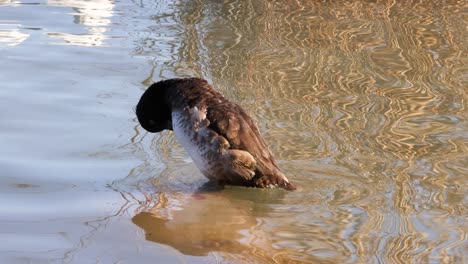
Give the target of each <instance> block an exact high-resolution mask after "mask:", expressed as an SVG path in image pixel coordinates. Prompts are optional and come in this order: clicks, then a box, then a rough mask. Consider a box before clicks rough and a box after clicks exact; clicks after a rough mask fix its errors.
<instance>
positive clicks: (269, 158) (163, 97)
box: [136, 78, 296, 190]
mask: <svg viewBox="0 0 468 264" xmlns="http://www.w3.org/2000/svg"><path fill="white" fill-rule="evenodd" d="M136 114H137V117H138V121H139V122H140V124H141V126H142V127H143V128H144V129H146V130H147V131H149V132H152V133H156V132H160V131H162V130H164V129H168V130H173V131H174V134H175V137H176V138H177V140H178V141H179V143H180V144H181V145H182V146H183V147H184V148H185V149H186V150H187V152H188V153H189V154H190V156H191V157H192V159H193V161H194V162H195V164H196V165H197V167H198V168H199V169H200V171H201V172H202V173H203V174H204V175H205V176H206V177H207V178H208V179H209V180H210V181H215V182H217V183H218V184H221V185H225V184H228V185H240V186H249V187H260V188H276V187H279V188H284V189H286V190H295V189H296V187H295V186H294V185H293V184H291V183H290V182H289V180H288V179H287V178H286V176H284V174H283V173H282V172H281V171H280V169H279V168H278V165H276V162H275V160H274V158H273V155H272V154H271V152H270V150H269V149H268V146H267V145H266V144H265V142H264V140H263V138H262V136H261V135H260V132H259V130H258V128H257V126H256V125H255V124H254V122H253V120H252V118H250V116H249V115H248V114H247V113H246V112H245V111H244V110H243V109H242V108H241V107H240V106H239V105H237V104H235V103H233V102H230V101H229V100H227V99H226V98H224V96H223V95H221V94H220V93H219V92H218V91H216V90H215V89H214V88H213V87H212V86H211V85H210V84H208V82H207V81H206V80H204V79H200V78H181V79H169V80H164V81H159V82H157V83H154V84H152V85H151V86H150V87H149V88H148V89H147V90H146V91H145V93H144V94H143V95H142V96H141V99H140V101H139V102H138V105H137V107H136Z"/></svg>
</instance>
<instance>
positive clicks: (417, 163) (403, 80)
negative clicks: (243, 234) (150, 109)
mask: <svg viewBox="0 0 468 264" xmlns="http://www.w3.org/2000/svg"><path fill="white" fill-rule="evenodd" d="M147 4H148V5H150V6H151V4H150V3H147ZM464 8H465V9H466V4H463V3H460V2H456V1H448V2H444V3H443V4H442V3H441V2H440V3H439V2H437V1H331V2H317V1H288V4H285V3H284V2H278V1H276V2H275V1H257V2H254V3H253V2H248V1H247V2H246V1H235V0H233V1H227V2H223V3H218V2H213V1H187V2H182V3H179V4H175V5H174V6H169V10H170V11H167V10H160V11H155V12H154V15H153V16H152V19H153V20H154V21H153V23H154V24H155V25H160V26H161V27H162V28H163V29H164V30H162V31H157V30H153V29H152V30H148V31H147V32H146V35H145V38H144V41H142V42H140V43H139V46H138V49H137V51H136V55H141V56H149V55H150V54H156V55H155V56H154V65H155V66H154V69H153V72H152V77H153V78H154V79H155V80H159V79H163V78H169V77H174V76H188V75H195V76H202V77H206V78H209V79H210V81H211V82H212V83H214V85H215V86H216V87H218V88H219V89H220V90H221V91H222V92H223V93H224V94H225V95H226V96H227V97H229V98H230V99H233V100H235V101H237V102H240V104H241V105H242V106H244V107H245V108H246V109H247V110H248V111H249V112H250V113H252V114H253V115H254V117H255V119H256V120H257V122H258V124H259V126H260V129H261V130H262V131H263V132H264V133H265V138H266V140H267V142H269V145H270V147H271V149H272V151H273V153H275V155H276V156H277V157H278V158H279V159H280V163H281V166H282V167H283V168H284V170H285V172H286V173H287V174H288V175H289V177H291V178H292V179H293V181H295V182H297V183H298V185H300V186H301V187H302V189H303V192H302V196H303V197H301V198H302V199H300V198H299V196H300V195H298V196H296V194H290V195H288V196H287V197H286V198H285V199H284V200H283V201H281V202H280V203H279V205H278V206H279V207H282V206H284V207H285V208H289V209H290V210H291V211H290V213H288V214H285V215H287V216H286V217H284V218H282V217H279V216H278V215H275V214H274V213H273V214H272V215H271V214H268V215H269V217H265V219H268V221H270V222H269V223H270V225H271V226H268V225H267V224H265V223H263V224H261V227H260V229H262V230H263V231H264V232H265V233H266V234H268V236H270V237H271V240H269V242H270V243H272V245H276V246H277V245H282V247H280V248H282V249H284V250H286V251H287V249H290V250H291V249H293V250H292V251H295V252H306V253H305V255H307V256H309V257H310V258H311V259H312V258H314V257H316V258H317V257H319V258H320V261H322V262H323V261H325V262H326V261H330V262H337V261H347V260H348V261H349V260H350V261H351V262H363V263H367V262H373V263H377V262H391V263H408V262H415V263H421V262H423V263H426V262H444V263H461V262H463V261H464V260H465V257H464V255H466V254H465V253H466V233H467V229H466V215H467V210H466V208H468V200H467V199H466V198H465V196H464V195H463V194H464V193H466V192H467V191H468V188H467V186H468V182H467V179H466V177H465V176H466V173H467V171H466V168H467V167H468V163H467V162H466V160H467V159H466V157H467V153H468V149H467V145H466V142H467V140H468V136H467V134H466V131H467V122H466V117H467V116H466V110H465V109H466V89H465V87H466V78H465V77H466V59H464V58H465V57H466V56H467V55H468V53H467V49H466V47H468V43H467V39H468V38H466V30H465V28H466V20H464V19H463V17H464V15H463V14H464V11H463V9H464ZM162 57H164V59H163V58H162ZM168 58H169V59H168ZM463 76H465V77H463ZM164 138H166V140H162V139H161V138H160V137H159V136H158V140H157V141H153V142H152V146H151V148H150V149H148V150H147V151H149V152H155V153H157V154H156V158H157V159H158V160H160V161H161V162H163V163H164V164H166V165H167V167H168V169H167V170H166V171H164V172H162V173H161V174H157V175H158V177H159V179H160V181H158V183H157V185H156V186H159V184H161V182H165V181H169V179H170V181H178V179H179V177H190V173H183V170H181V167H180V164H183V163H184V157H183V156H184V155H185V154H184V151H183V150H182V149H181V148H180V147H179V146H177V144H176V143H175V142H174V140H173V138H172V137H171V134H170V133H168V134H167V135H165V136H164ZM174 146H175V147H174ZM146 162H147V163H146V164H149V162H150V161H146ZM172 167H174V168H172ZM192 174H193V173H192ZM320 182H322V184H320ZM317 185H319V186H320V187H321V188H320V189H317ZM312 201H318V203H319V204H325V205H326V206H325V207H319V208H317V206H316V205H315V204H314V203H313V202H312ZM311 208H314V209H315V210H317V212H320V213H323V214H324V215H325V217H322V218H320V217H318V216H316V215H314V214H309V213H308V212H307V211H308V210H313V209H311ZM257 209H258V208H257ZM296 209H297V210H298V211H295V210H296ZM199 210H201V209H199ZM273 211H274V210H273ZM211 214H213V213H211ZM253 217H255V218H257V219H258V218H259V216H258V215H256V214H255V213H254V214H253ZM260 218H262V217H260ZM262 219H263V218H262ZM292 219H294V220H292ZM299 219H300V220H299ZM268 221H267V222H268ZM318 226H320V227H322V228H323V229H319V230H320V232H314V230H315V231H316V229H317V227H318ZM269 227H270V228H271V229H269ZM332 230H334V231H335V232H333V231H332ZM283 231H284V232H286V233H288V235H285V236H284V237H279V236H278V234H281V233H282V232H283ZM234 240H239V239H238V238H234ZM162 243H164V242H162ZM319 245H320V246H319ZM332 252H339V254H334V253H332ZM343 256H345V257H346V258H343Z"/></svg>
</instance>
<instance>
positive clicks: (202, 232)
mask: <svg viewBox="0 0 468 264" xmlns="http://www.w3.org/2000/svg"><path fill="white" fill-rule="evenodd" d="M235 188H238V189H249V188H242V187H235ZM233 192H234V193H233ZM236 192H237V191H236V190H227V191H226V190H224V191H218V192H196V193H193V194H182V193H179V194H174V193H172V194H170V193H160V194H158V197H157V198H154V199H156V200H158V201H157V202H156V205H155V206H154V207H152V208H150V209H148V208H145V209H143V210H144V211H140V212H139V213H137V214H136V215H135V216H134V217H133V218H132V221H133V223H134V224H136V225H137V226H139V227H140V228H142V229H143V230H144V232H145V238H146V240H149V241H153V242H156V243H160V244H165V245H168V246H171V247H172V248H175V249H177V250H178V251H179V252H180V253H182V254H184V255H191V256H207V255H210V253H220V254H228V255H229V256H230V257H229V258H234V259H235V260H237V261H241V262H245V261H248V262H252V261H253V262H258V261H270V262H272V263H275V262H278V263H294V262H296V261H294V260H292V259H291V258H290V257H291V255H289V254H288V252H286V251H283V250H280V249H275V248H273V246H272V245H271V242H270V241H269V238H268V236H267V235H266V233H265V232H264V231H263V230H262V227H261V223H262V220H261V219H262V217H261V215H262V214H264V213H265V211H264V210H257V209H259V208H258V204H257V202H255V201H252V200H251V199H236V196H237V195H236V194H235V193H236ZM247 192H248V193H250V192H251V191H250V190H248V191H247ZM260 196H261V195H260ZM237 198H239V197H237ZM262 207H263V206H262Z"/></svg>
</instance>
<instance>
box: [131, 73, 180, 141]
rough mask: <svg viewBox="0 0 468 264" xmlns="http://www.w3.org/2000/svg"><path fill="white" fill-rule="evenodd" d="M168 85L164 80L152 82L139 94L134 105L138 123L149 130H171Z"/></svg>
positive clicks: (153, 131) (154, 131)
mask: <svg viewBox="0 0 468 264" xmlns="http://www.w3.org/2000/svg"><path fill="white" fill-rule="evenodd" d="M168 89H170V85H168V84H167V83H165V82H164V81H161V82H157V83H154V84H152V85H151V86H150V87H149V88H148V89H147V90H146V91H145V92H144V93H143V95H142V96H141V98H140V101H139V102H138V104H137V107H136V114H137V118H138V122H140V125H141V126H142V127H143V128H144V129H146V130H148V131H149V132H152V133H156V132H159V131H162V130H164V129H169V130H172V109H171V104H170V102H168V96H167V91H168Z"/></svg>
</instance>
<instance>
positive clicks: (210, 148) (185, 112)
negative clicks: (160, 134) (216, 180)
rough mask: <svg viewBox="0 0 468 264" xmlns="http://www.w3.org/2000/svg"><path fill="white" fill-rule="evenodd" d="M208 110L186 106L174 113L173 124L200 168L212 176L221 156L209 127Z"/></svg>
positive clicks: (179, 137) (205, 173)
mask: <svg viewBox="0 0 468 264" xmlns="http://www.w3.org/2000/svg"><path fill="white" fill-rule="evenodd" d="M208 123H209V122H208V120H206V111H204V110H203V109H198V108H197V107H193V108H188V107H186V108H184V109H182V110H178V111H174V112H173V113H172V126H173V131H174V134H175V137H176V139H177V141H178V142H179V143H180V144H181V145H182V146H183V147H184V148H185V150H186V151H187V152H188V154H189V155H190V157H191V158H192V160H193V162H194V163H195V165H197V167H198V169H200V171H201V172H202V173H203V174H204V175H205V176H206V177H208V178H211V176H212V174H213V171H214V170H215V169H216V168H214V167H213V166H215V165H216V162H215V160H214V159H215V157H216V156H219V153H218V150H217V146H215V144H213V139H214V138H212V135H211V134H210V132H211V131H209V129H208V128H207V124H208Z"/></svg>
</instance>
